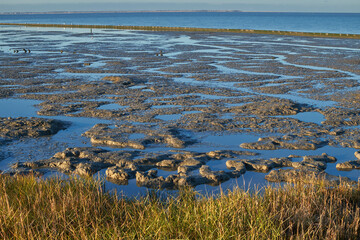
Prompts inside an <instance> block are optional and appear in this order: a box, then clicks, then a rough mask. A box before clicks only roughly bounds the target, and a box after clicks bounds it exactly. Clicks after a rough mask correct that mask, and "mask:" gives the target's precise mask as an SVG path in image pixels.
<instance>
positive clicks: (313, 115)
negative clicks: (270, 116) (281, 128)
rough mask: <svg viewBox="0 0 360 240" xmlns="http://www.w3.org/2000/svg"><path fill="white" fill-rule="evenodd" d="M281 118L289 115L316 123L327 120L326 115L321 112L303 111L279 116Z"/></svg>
mask: <svg viewBox="0 0 360 240" xmlns="http://www.w3.org/2000/svg"><path fill="white" fill-rule="evenodd" d="M277 117H280V118H283V117H288V118H295V119H298V120H300V121H302V122H309V123H316V124H319V125H320V124H321V122H323V121H325V120H326V119H325V117H324V115H322V114H321V113H319V112H301V113H298V114H296V115H290V116H277Z"/></svg>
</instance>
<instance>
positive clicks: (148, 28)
mask: <svg viewBox="0 0 360 240" xmlns="http://www.w3.org/2000/svg"><path fill="white" fill-rule="evenodd" d="M0 26H25V27H55V28H97V29H117V30H145V31H175V32H221V33H254V34H267V35H285V36H301V37H323V38H351V39H360V34H344V33H317V32H293V31H277V30H255V29H222V28H192V27H162V26H115V25H81V24H43V23H41V24H40V23H0Z"/></svg>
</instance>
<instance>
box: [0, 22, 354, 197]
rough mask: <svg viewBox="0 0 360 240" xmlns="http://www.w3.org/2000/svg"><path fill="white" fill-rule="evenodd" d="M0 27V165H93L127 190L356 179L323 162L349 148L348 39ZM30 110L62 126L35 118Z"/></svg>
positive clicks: (83, 170) (87, 170)
mask: <svg viewBox="0 0 360 240" xmlns="http://www.w3.org/2000/svg"><path fill="white" fill-rule="evenodd" d="M0 32H1V34H0V61H1V66H0V70H1V75H0V105H1V109H0V117H4V119H3V120H2V122H4V123H5V122H6V123H7V124H2V125H1V129H0V130H1V131H0V133H1V132H7V134H2V135H0V137H1V138H0V140H1V141H0V144H1V150H0V159H2V160H1V162H0V167H1V170H3V171H4V172H5V173H9V174H21V173H23V174H25V173H28V172H37V173H39V174H43V175H45V176H51V175H53V174H64V175H62V176H63V177H66V176H67V175H69V174H79V175H90V176H92V175H95V176H96V175H98V174H99V175H100V176H104V177H106V176H107V177H108V178H107V180H108V183H107V184H108V186H109V187H110V188H117V189H119V190H121V191H124V193H125V194H127V195H136V194H137V193H139V192H144V191H146V189H147V188H163V189H177V188H178V187H181V186H183V185H191V186H194V187H196V189H198V190H204V189H206V190H210V191H212V190H219V184H221V186H222V188H223V189H226V188H231V187H232V186H233V185H234V184H240V185H242V184H243V182H245V185H246V186H250V185H254V184H267V183H268V181H267V180H269V181H285V180H286V179H288V178H286V177H283V176H284V174H283V173H284V172H285V173H286V174H288V175H289V174H290V175H291V174H292V175H291V176H293V178H292V180H294V179H295V178H296V176H297V175H296V174H309V175H311V174H314V173H315V174H320V175H321V176H324V174H327V175H326V177H328V178H329V179H332V180H334V179H335V178H336V177H335V176H342V177H348V178H349V179H348V180H349V181H351V180H352V181H357V180H358V177H359V175H360V174H359V170H357V169H355V168H354V169H353V170H351V169H346V170H351V171H342V170H343V168H339V169H337V168H336V166H337V164H339V163H345V162H348V161H353V160H356V157H355V156H354V153H355V152H356V151H357V149H358V148H360V135H359V128H358V126H359V124H360V115H359V107H358V105H359V96H360V95H359V81H360V58H359V56H360V55H359V53H360V41H359V40H356V39H335V38H313V37H298V36H276V35H261V34H246V33H243V34H239V33H210V32H176V31H172V32H152V31H129V30H122V31H120V30H109V29H107V30H101V29H93V30H92V31H90V29H68V28H67V29H61V28H26V27H14V26H1V27H0ZM29 50H30V52H29ZM8 117H12V119H8ZM18 117H25V118H21V119H15V118H18ZM31 117H36V119H31ZM37 118H45V119H47V121H50V120H57V123H59V122H60V123H61V126H62V127H61V129H63V130H61V129H59V130H57V131H44V129H43V128H41V127H40V125H41V124H38V123H39V122H40V123H41V122H44V124H45V123H46V121H45V120H41V119H37ZM5 119H6V121H5ZM34 122H35V123H36V124H35V125H34ZM29 128H31V133H32V134H26V133H24V132H26V131H25V130H26V129H29ZM49 128H51V127H49ZM64 128H66V129H64ZM19 132H21V134H18V133H19ZM323 153H326V154H327V156H330V157H334V158H335V160H334V159H333V158H324V157H320V156H324V155H322V154H323ZM306 156H307V157H306ZM309 156H310V157H309ZM329 159H331V160H329ZM355 163H356V162H355ZM339 166H340V165H339ZM278 169H282V171H278ZM294 172H295V173H296V174H295V175H294ZM280 175H281V176H280ZM288 175H287V176H288ZM266 176H268V177H266ZM274 176H275V177H274ZM294 176H295V177H294ZM266 179H267V180H266ZM295 180H296V179H295ZM335 180H336V179H335ZM337 180H338V179H337ZM124 184H125V185H124Z"/></svg>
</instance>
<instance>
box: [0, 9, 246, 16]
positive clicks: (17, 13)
mask: <svg viewBox="0 0 360 240" xmlns="http://www.w3.org/2000/svg"><path fill="white" fill-rule="evenodd" d="M186 12H189V13H193V12H243V11H240V10H154V11H149V10H140V11H130V10H129V11H49V12H3V13H0V15H31V14H82V13H84V14H86V13H186Z"/></svg>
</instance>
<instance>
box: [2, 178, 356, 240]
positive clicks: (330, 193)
mask: <svg viewBox="0 0 360 240" xmlns="http://www.w3.org/2000/svg"><path fill="white" fill-rule="evenodd" d="M103 186H104V185H103V182H101V181H96V180H92V179H79V178H71V179H70V180H66V181H65V180H60V179H57V178H52V179H46V180H45V179H38V178H36V177H33V176H23V177H21V176H19V177H8V176H0V238H1V239H358V238H359V236H360V226H359V225H360V212H359V209H360V186H346V185H339V186H337V187H332V188H329V187H327V186H326V185H325V184H317V185H304V184H287V185H285V186H282V187H278V188H274V187H267V188H265V189H263V191H261V193H260V192H257V193H253V194H251V193H250V192H247V191H243V190H240V189H235V190H233V191H232V192H229V193H226V194H225V193H224V194H221V195H219V196H216V197H204V196H200V195H199V194H198V193H196V192H194V191H193V190H189V189H184V190H181V191H180V192H179V196H177V197H166V198H160V197H158V196H157V194H149V195H148V196H144V197H141V198H138V199H127V198H125V197H119V196H118V195H116V194H110V193H108V192H106V191H105V190H104V187H103Z"/></svg>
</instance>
